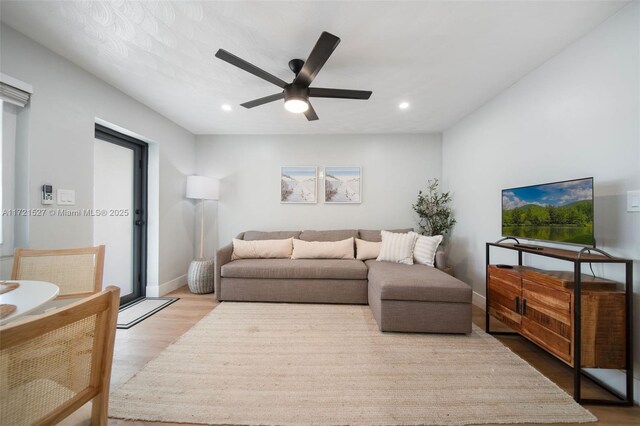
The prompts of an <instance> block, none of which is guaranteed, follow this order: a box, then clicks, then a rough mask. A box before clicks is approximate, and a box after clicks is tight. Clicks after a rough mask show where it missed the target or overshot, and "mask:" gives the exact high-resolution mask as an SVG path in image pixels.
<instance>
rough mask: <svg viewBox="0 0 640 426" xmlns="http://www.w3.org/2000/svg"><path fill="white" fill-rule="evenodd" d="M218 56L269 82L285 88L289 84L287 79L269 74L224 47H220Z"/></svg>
mask: <svg viewBox="0 0 640 426" xmlns="http://www.w3.org/2000/svg"><path fill="white" fill-rule="evenodd" d="M216 58H219V59H222V60H223V61H225V62H228V63H230V64H231V65H235V66H236V67H238V68H240V69H243V70H245V71H246V72H248V73H251V74H253V75H255V76H256V77H260V78H261V79H263V80H267V81H268V82H269V83H272V84H275V85H276V86H278V87H281V88H283V89H284V87H285V86H286V85H287V84H288V83H287V82H286V81H283V80H280V79H279V78H278V77H276V76H275V75H272V74H269V73H268V72H266V71H265V70H263V69H260V68H258V67H256V66H255V65H253V64H250V63H249V62H247V61H245V60H244V59H241V58H238V57H237V56H236V55H234V54H232V53H229V52H227V51H226V50H224V49H218V51H217V52H216Z"/></svg>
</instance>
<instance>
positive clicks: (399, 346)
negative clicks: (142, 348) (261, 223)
mask: <svg viewBox="0 0 640 426" xmlns="http://www.w3.org/2000/svg"><path fill="white" fill-rule="evenodd" d="M110 415H111V416H112V417H116V418H126V419H136V420H149V421H167V422H182V423H204V424H240V425H346V424H348V425H466V424H481V423H566V422H591V421H595V420H596V418H595V417H594V416H593V415H592V414H591V413H589V412H588V411H587V410H585V409H584V408H582V407H581V406H580V405H578V404H576V403H575V402H574V401H573V399H572V398H571V397H570V396H569V395H567V394H566V393H565V392H564V391H562V390H561V389H560V388H558V387H557V386H556V385H555V384H553V383H552V382H551V381H549V380H548V379H547V378H545V377H544V376H542V375H541V374H540V373H538V372H537V371H536V370H535V369H534V368H532V367H531V366H530V365H529V364H527V363H526V362H525V361H523V360H522V359H520V358H519V357H518V356H517V355H515V354H514V353H512V352H511V351H510V350H509V349H507V348H506V347H504V346H503V345H502V344H501V343H500V342H499V341H497V340H496V339H494V338H493V337H491V336H489V335H487V334H486V333H484V332H483V331H481V330H480V329H479V328H477V327H474V331H473V333H472V334H471V335H468V336H465V335H426V334H405V333H381V332H380V331H379V330H378V327H377V325H376V323H375V320H374V319H373V316H372V314H371V311H370V309H369V307H368V306H348V305H347V306H342V305H303V304H277V303H273V304H270V303H232V302H224V303H222V304H221V305H220V306H218V307H217V308H216V309H215V310H214V311H213V312H211V313H210V314H209V315H208V316H206V317H205V318H203V319H202V320H201V321H200V322H199V323H198V324H196V325H195V326H194V327H193V328H192V329H191V330H190V331H189V332H187V333H186V334H185V335H184V336H182V337H181V338H180V339H179V340H178V341H177V342H176V343H174V344H173V345H171V346H170V347H168V348H167V349H166V350H164V351H163V352H162V353H161V354H160V355H159V356H158V357H157V358H155V359H154V360H152V361H151V362H149V364H147V365H146V366H145V367H144V368H143V369H142V371H140V372H139V373H138V374H137V375H136V376H134V377H133V378H131V380H129V381H128V382H127V383H125V384H124V385H123V386H122V387H121V388H120V389H117V390H116V391H115V392H113V394H112V395H111V406H110Z"/></svg>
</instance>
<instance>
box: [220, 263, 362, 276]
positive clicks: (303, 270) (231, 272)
mask: <svg viewBox="0 0 640 426" xmlns="http://www.w3.org/2000/svg"><path fill="white" fill-rule="evenodd" d="M221 275H222V277H224V278H283V279H288V278H291V279H304V278H307V279H316V278H318V279H323V278H324V279H338V280H366V279H367V267H366V266H365V264H364V262H362V261H360V260H355V259H354V260H349V259H239V260H234V261H232V262H229V263H227V264H225V265H224V266H222V271H221Z"/></svg>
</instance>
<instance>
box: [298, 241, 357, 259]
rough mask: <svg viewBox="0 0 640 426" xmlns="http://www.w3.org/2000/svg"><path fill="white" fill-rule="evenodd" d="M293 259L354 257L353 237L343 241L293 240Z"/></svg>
mask: <svg viewBox="0 0 640 426" xmlns="http://www.w3.org/2000/svg"><path fill="white" fill-rule="evenodd" d="M291 258H292V259H354V258H355V257H354V255H353V238H347V239H346V240H342V241H304V240H296V239H294V240H293V252H292V253H291Z"/></svg>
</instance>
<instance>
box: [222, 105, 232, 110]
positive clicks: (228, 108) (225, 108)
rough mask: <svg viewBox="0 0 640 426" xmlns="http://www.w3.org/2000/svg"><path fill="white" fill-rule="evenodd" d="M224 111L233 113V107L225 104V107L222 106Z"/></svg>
mask: <svg viewBox="0 0 640 426" xmlns="http://www.w3.org/2000/svg"><path fill="white" fill-rule="evenodd" d="M222 109H223V110H225V111H231V105H229V104H224V105H222Z"/></svg>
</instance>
